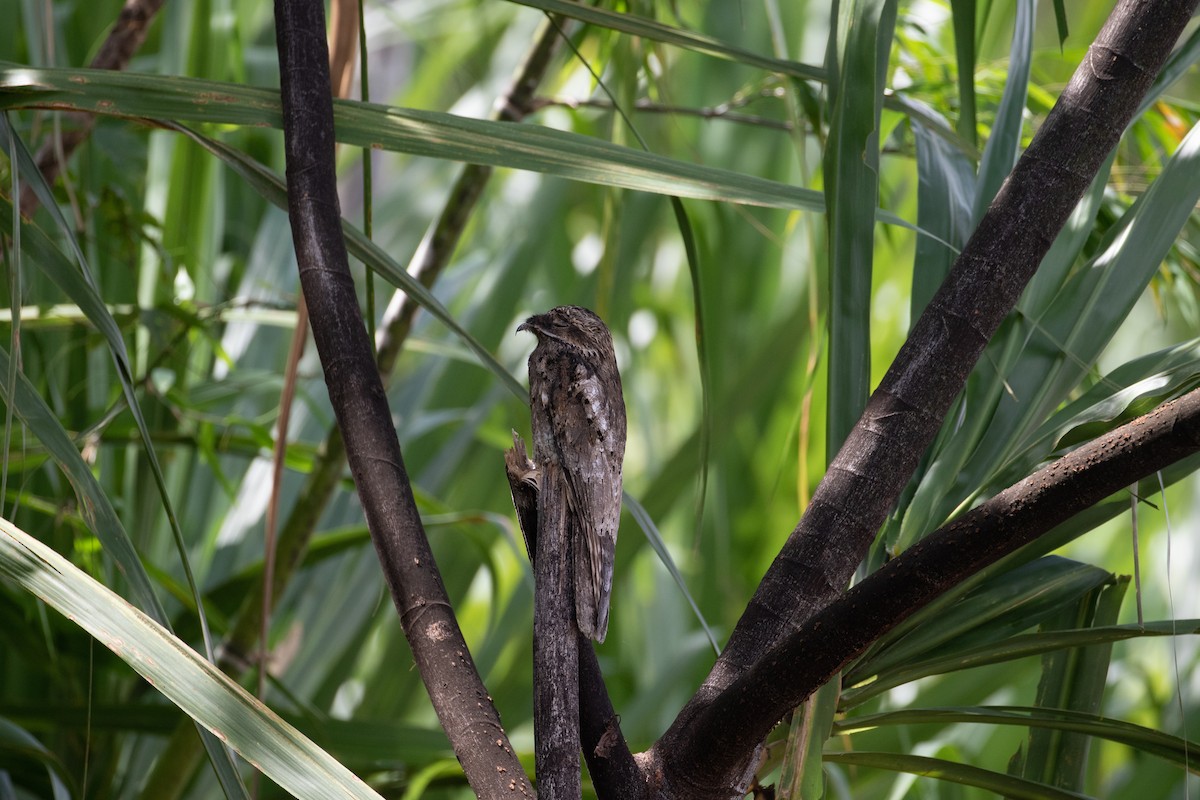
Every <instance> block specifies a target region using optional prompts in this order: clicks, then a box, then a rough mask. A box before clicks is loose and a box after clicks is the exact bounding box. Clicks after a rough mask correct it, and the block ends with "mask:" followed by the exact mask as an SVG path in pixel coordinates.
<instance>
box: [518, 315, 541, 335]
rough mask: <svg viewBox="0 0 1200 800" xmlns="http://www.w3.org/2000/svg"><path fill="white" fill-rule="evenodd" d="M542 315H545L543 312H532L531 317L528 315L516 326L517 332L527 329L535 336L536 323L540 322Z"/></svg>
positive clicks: (536, 330)
mask: <svg viewBox="0 0 1200 800" xmlns="http://www.w3.org/2000/svg"><path fill="white" fill-rule="evenodd" d="M543 316H545V315H544V314H534V315H533V316H532V317H530V318H529V319H527V320H525V321H524V322H522V323H521V324H520V325H518V326H517V333H520V332H521V331H529V332H530V333H532V334H533V335H534V336H537V332H538V323H539V322H541V319H542V317H543Z"/></svg>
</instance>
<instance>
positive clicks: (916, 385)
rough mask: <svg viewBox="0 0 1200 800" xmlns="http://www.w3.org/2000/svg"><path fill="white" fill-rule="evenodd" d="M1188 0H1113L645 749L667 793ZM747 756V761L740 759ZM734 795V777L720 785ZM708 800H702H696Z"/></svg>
mask: <svg viewBox="0 0 1200 800" xmlns="http://www.w3.org/2000/svg"><path fill="white" fill-rule="evenodd" d="M1196 4H1197V0H1161V1H1160V2H1154V3H1149V2H1145V0H1120V2H1119V3H1118V4H1117V7H1116V8H1115V9H1114V10H1113V12H1112V15H1111V16H1110V17H1109V19H1108V22H1107V23H1106V24H1105V26H1104V28H1103V29H1102V30H1101V31H1100V33H1099V35H1098V36H1097V38H1096V41H1095V42H1094V43H1093V45H1092V47H1091V48H1090V49H1089V50H1088V53H1087V54H1086V55H1085V57H1084V60H1083V63H1082V64H1080V66H1079V68H1078V69H1077V70H1076V71H1075V74H1074V76H1073V77H1072V79H1071V82H1070V83H1069V84H1068V85H1067V87H1066V89H1065V90H1064V91H1063V93H1062V96H1061V97H1060V98H1059V101H1058V103H1057V104H1056V105H1055V107H1054V109H1053V110H1052V111H1051V112H1050V114H1049V116H1048V117H1047V119H1046V122H1045V123H1044V124H1043V126H1042V128H1041V129H1040V130H1039V131H1038V133H1037V135H1036V136H1035V137H1034V139H1033V141H1032V142H1031V143H1030V145H1029V148H1028V150H1026V152H1025V153H1024V154H1023V155H1022V157H1021V159H1020V161H1019V162H1018V163H1017V165H1016V167H1015V169H1014V170H1013V172H1012V174H1011V175H1010V176H1009V177H1008V179H1007V180H1006V182H1005V184H1004V186H1003V187H1002V188H1001V190H1000V192H999V193H998V194H997V196H996V199H995V200H994V201H993V203H992V205H991V207H990V208H989V209H988V212H987V213H986V214H985V215H984V217H983V219H982V220H981V221H980V223H979V227H978V229H977V230H976V231H975V233H974V235H973V236H972V237H971V240H970V241H969V242H968V243H967V245H966V247H965V248H964V249H963V252H962V254H961V255H960V256H959V257H958V259H957V260H956V261H955V264H954V267H953V269H952V270H951V272H950V274H949V275H948V276H947V278H946V281H945V282H944V283H943V284H942V286H941V288H940V289H939V290H938V293H937V294H936V295H935V296H934V298H933V299H932V300H931V301H930V303H929V305H928V306H927V308H926V310H925V312H924V313H923V314H922V315H921V317H920V318H919V319H918V320H917V322H916V324H915V325H914V326H913V329H912V333H911V335H910V336H909V338H908V340H907V341H906V342H905V344H904V346H903V347H902V348H901V349H900V352H899V354H898V355H897V356H896V360H895V361H894V362H893V363H892V366H891V368H890V369H889V370H888V372H887V374H886V375H885V376H884V378H883V380H882V381H881V383H880V385H879V387H878V388H877V389H876V391H875V392H874V394H873V395H872V396H871V399H870V401H869V403H868V405H867V408H866V410H865V411H864V413H863V416H862V418H861V419H860V420H859V422H858V423H857V424H856V425H855V427H854V429H853V431H852V432H851V434H850V436H849V437H847V439H846V441H845V443H844V444H843V446H842V449H841V450H840V451H839V453H838V455H837V457H836V458H835V459H834V460H833V462H832V463H831V464H830V466H829V470H828V472H827V474H826V476H825V478H824V480H822V482H821V484H820V486H818V488H817V490H816V492H815V493H814V495H813V498H812V502H811V503H810V505H809V507H808V509H807V510H806V511H805V514H804V516H803V517H802V518H801V520H800V523H799V524H798V525H797V527H796V529H795V530H794V531H793V532H792V534H791V536H790V537H789V539H788V541H787V542H786V544H785V545H784V547H783V549H782V551H781V552H780V554H779V556H778V557H777V558H776V559H775V562H774V563H773V564H772V565H771V567H770V569H769V570H768V571H767V574H766V575H765V576H764V578H763V581H762V583H761V584H760V585H759V588H758V591H757V592H756V593H755V596H754V597H753V598H752V599H751V601H750V603H749V605H748V607H747V609H746V612H745V613H744V614H743V615H742V618H741V620H740V621H739V622H738V625H737V627H736V628H735V629H734V632H733V634H732V636H731V638H730V640H729V644H728V646H727V647H726V649H725V651H724V653H723V654H722V655H721V657H720V658H719V659H718V660H717V663H716V664H715V665H714V667H713V669H712V671H711V672H710V674H709V676H708V678H707V679H706V680H705V682H704V684H703V685H702V686H701V687H700V689H699V690H698V691H697V693H696V695H695V696H694V697H693V698H692V700H691V701H689V703H688V704H687V706H685V708H684V709H683V710H682V711H681V712H680V714H679V716H678V717H677V718H676V720H675V722H674V724H673V725H672V726H671V728H670V730H668V731H667V733H666V734H664V736H663V738H662V739H661V740H660V741H659V742H658V744H656V745H655V748H654V749H653V751H652V752H651V754H650V761H651V762H652V763H655V764H657V768H660V769H661V770H662V773H663V776H664V777H663V779H664V783H665V785H668V786H669V785H672V783H673V782H675V781H678V782H679V783H678V786H680V787H687V788H688V789H692V788H694V789H695V792H694V796H697V797H704V796H714V797H716V796H722V795H721V794H720V790H719V789H717V788H715V787H714V786H713V785H712V784H703V783H701V784H696V783H695V782H694V781H693V780H692V778H691V777H690V775H689V770H691V769H692V768H694V767H695V765H694V764H691V763H685V762H682V761H679V755H680V753H681V752H683V749H681V744H682V742H681V740H682V739H684V738H686V736H687V729H688V727H689V725H690V722H691V721H692V720H694V719H695V718H696V716H697V715H698V714H699V713H701V712H702V711H703V710H704V709H705V708H706V707H707V706H708V705H709V704H710V703H711V702H712V701H713V699H714V698H715V697H717V696H718V695H719V694H720V693H721V692H722V691H724V690H725V689H727V688H728V687H730V686H731V685H732V684H733V683H734V682H735V681H737V680H738V679H739V678H740V677H741V676H742V675H743V674H744V673H745V672H746V670H747V669H749V668H750V667H751V666H752V665H753V664H754V663H755V662H756V661H758V659H760V658H761V657H762V656H763V654H764V653H766V652H767V651H768V650H769V649H770V648H771V647H773V646H774V645H775V644H776V643H778V642H779V641H780V640H781V639H782V638H783V637H785V636H787V635H788V634H790V633H792V632H794V631H796V630H798V629H799V628H800V626H802V625H803V624H804V623H805V622H806V620H808V619H809V618H810V617H811V616H812V615H813V614H814V613H816V612H817V611H818V610H820V609H821V608H823V607H825V606H826V605H828V604H829V603H830V602H831V601H832V600H833V599H834V598H835V597H836V596H837V595H838V594H840V593H841V592H842V591H843V589H844V588H845V586H846V584H847V583H848V581H849V579H850V576H851V575H852V574H853V572H854V570H855V568H856V567H857V565H858V564H859V562H860V561H861V560H862V558H863V556H864V555H865V554H866V552H867V549H868V548H869V546H870V543H871V541H872V540H873V539H874V538H875V535H876V533H877V532H878V530H879V527H880V525H882V523H883V521H884V519H885V518H886V516H887V513H888V511H889V509H890V508H891V507H892V506H893V505H894V503H895V501H896V498H897V497H898V496H899V493H900V492H901V490H902V489H903V487H904V486H905V484H906V483H907V482H908V481H909V479H910V478H911V477H912V474H913V471H914V470H915V469H916V466H917V463H918V460H919V458H920V457H921V454H922V453H923V452H924V451H925V449H926V448H927V447H928V446H929V444H930V442H931V441H932V440H933V437H934V435H935V434H936V433H937V431H938V429H939V427H940V426H941V424H942V421H943V419H944V417H945V414H946V412H947V410H948V409H949V407H950V405H951V403H952V402H953V400H954V398H955V397H956V396H957V395H958V393H959V392H960V391H961V390H962V388H963V386H964V384H965V383H966V379H967V376H968V375H969V374H970V372H971V370H972V368H973V367H974V365H975V362H976V361H977V360H978V358H979V356H980V355H981V354H982V352H983V349H984V347H985V346H986V345H987V342H988V340H989V339H990V338H991V336H992V335H993V334H994V333H995V331H996V329H997V327H998V326H999V325H1000V322H1001V321H1002V320H1003V319H1004V317H1005V316H1006V315H1007V314H1008V313H1009V312H1010V311H1011V310H1012V308H1013V305H1014V304H1015V303H1016V301H1017V299H1018V297H1019V296H1020V294H1021V292H1022V291H1023V290H1024V288H1025V285H1026V284H1027V283H1028V281H1029V279H1030V278H1031V277H1032V276H1033V274H1034V272H1035V270H1036V269H1037V266H1038V264H1039V263H1040V262H1041V259H1042V257H1043V256H1044V255H1045V253H1046V251H1047V250H1048V249H1049V247H1050V244H1051V243H1052V242H1053V241H1054V239H1055V237H1056V235H1057V234H1058V231H1059V230H1060V229H1061V228H1062V226H1063V224H1064V223H1065V221H1066V219H1067V217H1068V216H1069V215H1070V213H1071V211H1072V209H1073V208H1074V207H1075V205H1076V203H1077V202H1078V201H1079V198H1080V197H1081V196H1082V195H1083V192H1084V191H1085V190H1086V188H1087V186H1088V185H1089V183H1090V182H1091V180H1092V179H1093V177H1094V176H1095V174H1096V172H1097V171H1098V169H1099V167H1100V165H1101V164H1102V163H1103V161H1104V160H1105V158H1107V156H1108V154H1109V153H1110V152H1111V151H1112V149H1113V148H1114V147H1115V146H1116V144H1117V141H1118V140H1119V139H1120V136H1121V133H1122V132H1123V131H1124V129H1125V126H1126V125H1128V123H1129V121H1130V120H1131V119H1132V118H1133V115H1134V113H1135V111H1136V110H1137V108H1138V103H1139V101H1140V99H1141V98H1142V96H1143V95H1144V94H1145V92H1146V90H1147V88H1148V87H1149V86H1150V84H1151V82H1152V81H1153V80H1154V77H1155V75H1156V74H1157V72H1158V70H1159V69H1160V68H1161V67H1162V64H1163V62H1164V61H1165V60H1166V58H1167V55H1168V54H1169V53H1170V51H1171V47H1172V45H1173V44H1174V43H1175V41H1176V40H1177V39H1178V37H1179V34H1180V32H1181V31H1182V30H1183V27H1184V26H1185V25H1186V24H1187V22H1188V20H1189V19H1190V18H1191V14H1192V11H1193V10H1194V9H1195V7H1196ZM743 755H745V754H743ZM731 781H732V783H730V784H729V785H736V781H737V776H733V777H732V778H731ZM708 793H711V794H708Z"/></svg>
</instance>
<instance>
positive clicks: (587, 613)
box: [550, 359, 625, 642]
mask: <svg viewBox="0 0 1200 800" xmlns="http://www.w3.org/2000/svg"><path fill="white" fill-rule="evenodd" d="M560 363H561V364H562V368H563V369H564V372H565V373H566V374H563V375H561V380H558V381H554V390H555V391H556V392H562V393H563V396H561V397H554V398H552V407H553V408H557V409H565V408H568V407H570V408H573V409H575V410H576V411H577V412H578V413H568V414H564V413H557V414H551V415H550V424H551V427H552V432H553V438H554V443H555V446H556V448H557V450H558V453H557V454H558V457H559V462H560V463H561V464H562V466H563V472H564V474H565V475H566V479H567V485H568V487H569V497H568V501H569V502H570V503H571V506H572V509H573V511H574V513H573V514H572V516H573V517H574V519H575V520H576V521H577V524H578V525H579V533H580V534H581V535H579V536H577V537H576V538H575V541H574V561H575V613H576V616H577V618H578V622H579V629H580V630H581V631H583V632H584V633H585V634H587V635H588V636H590V637H592V638H593V639H595V640H596V641H600V642H602V641H604V636H605V633H606V632H607V631H608V604H609V597H610V595H611V594H612V574H613V558H614V552H615V550H616V546H617V525H618V523H619V522H620V517H621V461H622V458H623V456H624V451H625V425H624V414H623V413H622V414H621V415H620V418H619V419H617V418H616V417H615V415H614V414H613V413H612V410H611V408H610V407H609V404H610V403H612V402H614V400H613V398H612V397H610V389H609V387H605V386H604V384H603V382H602V380H601V378H600V376H599V375H598V374H597V373H596V372H595V371H594V370H592V369H591V368H590V367H589V365H587V364H586V363H584V362H582V361H579V360H576V359H565V360H563V361H562V362H560ZM616 402H620V399H619V398H618V399H617V400H616ZM617 422H619V423H620V424H619V425H617V424H616V423H617ZM618 428H619V430H618Z"/></svg>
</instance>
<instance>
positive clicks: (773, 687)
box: [678, 389, 1200, 781]
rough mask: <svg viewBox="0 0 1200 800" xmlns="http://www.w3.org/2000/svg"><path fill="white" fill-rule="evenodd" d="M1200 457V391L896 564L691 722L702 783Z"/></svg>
mask: <svg viewBox="0 0 1200 800" xmlns="http://www.w3.org/2000/svg"><path fill="white" fill-rule="evenodd" d="M1196 452H1200V389H1195V390H1193V391H1191V392H1189V393H1188V394H1186V395H1184V396H1183V397H1181V398H1179V399H1177V400H1172V401H1171V402H1169V403H1165V404H1164V405H1162V406H1160V407H1159V408H1157V409H1155V410H1154V411H1152V412H1150V413H1149V414H1146V415H1145V416H1142V417H1138V418H1137V419H1135V420H1133V421H1132V422H1129V423H1127V424H1125V425H1122V426H1121V427H1119V428H1117V429H1116V430H1113V431H1110V432H1109V433H1107V434H1105V435H1103V436H1101V437H1099V438H1097V439H1095V440H1094V441H1092V442H1089V443H1087V444H1085V445H1083V446H1082V447H1080V448H1078V449H1077V450H1074V451H1072V452H1071V453H1068V454H1067V455H1065V456H1063V457H1062V458H1060V459H1058V460H1057V461H1055V462H1054V463H1052V464H1049V465H1047V466H1045V467H1043V468H1042V469H1040V470H1038V471H1037V472H1035V473H1034V474H1033V475H1030V476H1029V477H1028V478H1025V479H1024V480H1022V481H1021V482H1020V483H1017V484H1015V485H1013V486H1010V487H1009V488H1007V489H1005V490H1004V491H1002V492H1000V493H999V494H997V495H996V496H995V497H993V498H991V499H990V500H988V501H987V502H986V503H984V504H982V505H980V506H978V507H976V508H974V509H972V510H971V511H968V512H967V513H966V514H963V515H962V516H961V517H959V518H958V519H956V520H954V521H953V522H950V523H949V524H947V525H944V526H942V527H941V528H940V529H938V530H937V531H935V532H934V533H932V534H930V535H929V536H926V537H925V538H924V539H922V540H921V541H919V542H917V543H916V544H915V545H913V546H912V547H910V548H909V549H908V550H906V551H904V553H902V554H901V555H899V556H897V557H896V558H894V559H892V560H891V561H889V562H888V563H887V564H885V565H884V566H883V567H882V568H880V569H879V570H878V571H877V572H875V573H873V574H872V575H870V576H869V577H868V578H866V579H865V580H863V581H862V582H861V583H859V584H857V585H856V586H854V587H853V588H851V589H850V590H848V591H847V592H846V593H845V594H844V595H842V596H841V597H839V598H838V599H837V600H834V601H833V602H832V603H830V604H829V605H827V606H825V608H823V609H821V610H820V611H818V612H817V613H816V614H813V615H812V616H810V617H809V618H808V620H806V621H805V622H804V624H803V625H801V626H800V628H799V630H797V631H796V632H795V633H793V634H791V635H790V636H788V637H787V638H786V639H784V640H783V641H782V642H781V643H780V644H779V645H777V646H776V647H774V648H773V649H772V650H771V651H770V652H769V653H768V654H767V655H765V656H764V657H763V658H761V659H759V661H758V662H757V663H755V665H754V666H753V667H751V668H750V670H748V671H747V672H746V673H745V674H743V675H742V676H741V677H740V678H738V680H737V681H735V682H734V683H733V684H732V685H731V686H730V687H729V688H728V689H726V690H725V691H724V692H722V693H721V694H720V695H719V696H718V697H717V698H716V699H715V700H714V702H713V703H712V704H711V705H709V706H708V708H706V709H705V710H704V712H703V713H701V714H700V715H699V716H698V717H697V718H696V719H695V721H694V722H693V724H692V725H691V726H690V729H689V731H688V736H687V738H686V739H685V740H683V744H682V747H681V750H680V753H679V756H678V757H679V758H680V759H681V760H683V761H685V762H687V763H690V764H692V765H694V768H695V770H696V772H695V773H694V775H693V777H694V779H695V780H698V781H705V780H715V779H717V778H719V777H720V776H721V775H723V774H725V772H726V771H727V770H729V769H732V768H733V767H736V766H737V763H738V760H739V756H738V755H737V754H739V753H741V754H743V756H741V757H744V754H746V753H749V752H751V751H752V750H753V749H754V747H755V746H756V745H757V744H758V742H760V741H762V739H763V737H765V736H766V735H767V733H769V732H770V730H771V728H772V727H773V726H774V725H775V723H776V722H778V721H779V720H780V719H782V718H783V716H784V715H785V714H786V713H787V712H788V711H790V710H791V709H793V708H795V707H796V706H797V705H799V704H800V703H802V702H803V701H804V700H805V699H806V698H807V697H808V696H809V695H810V694H811V693H812V692H814V691H816V690H817V689H818V688H820V687H821V686H822V685H823V684H824V683H825V682H826V681H828V680H829V679H830V678H831V677H833V676H834V675H835V674H836V673H837V672H838V671H840V670H841V669H842V668H843V667H845V666H846V665H847V664H849V663H850V662H851V661H852V660H853V659H855V658H857V657H858V656H860V655H862V653H864V652H865V651H866V650H867V648H868V647H870V645H871V644H872V643H873V642H875V641H876V640H877V639H879V637H881V636H883V635H884V634H885V633H887V632H888V631H890V630H892V629H893V628H895V627H896V626H897V625H899V624H900V623H901V622H903V621H904V620H905V619H907V618H908V617H910V616H912V614H914V613H915V612H917V611H919V610H920V609H921V608H923V607H924V606H925V605H927V604H928V603H930V602H931V601H932V600H934V599H935V598H937V597H938V596H940V595H942V594H944V593H945V592H946V591H948V590H949V589H951V588H952V587H954V586H956V585H958V584H960V583H962V582H963V581H964V580H966V579H967V578H969V577H971V576H972V575H974V574H976V573H977V572H979V571H980V570H981V569H983V568H984V567H987V566H989V565H991V564H993V563H995V562H996V561H998V560H1000V559H1001V558H1003V557H1004V556H1006V555H1008V554H1010V553H1012V552H1014V551H1015V550H1017V549H1018V548H1020V547H1022V546H1024V545H1026V544H1029V543H1030V542H1032V541H1034V540H1035V539H1037V538H1038V537H1040V536H1042V535H1044V534H1046V533H1048V532H1049V531H1050V530H1052V529H1053V528H1054V527H1055V526H1057V525H1059V524H1061V523H1063V522H1065V521H1067V520H1068V519H1070V518H1071V517H1073V516H1075V515H1076V514H1078V513H1079V512H1081V511H1083V510H1084V509H1086V508H1089V507H1090V506H1093V505H1095V504H1096V503H1099V502H1100V501H1101V500H1103V499H1104V498H1106V497H1109V496H1110V495H1112V494H1114V493H1116V492H1119V491H1122V490H1124V489H1125V488H1126V487H1128V486H1129V485H1130V484H1133V483H1135V482H1137V481H1139V480H1141V479H1142V478H1145V477H1147V476H1149V475H1152V474H1153V473H1154V472H1156V471H1157V470H1160V469H1163V468H1165V467H1167V466H1169V465H1170V464H1173V463H1175V462H1176V461H1180V460H1181V459H1184V458H1186V457H1188V456H1190V455H1192V454H1194V453H1196Z"/></svg>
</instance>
